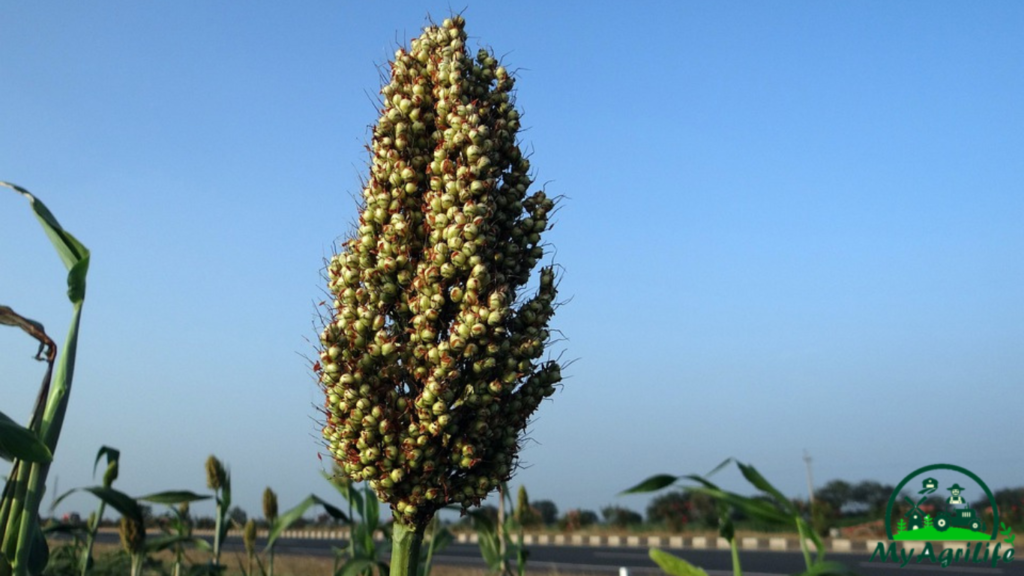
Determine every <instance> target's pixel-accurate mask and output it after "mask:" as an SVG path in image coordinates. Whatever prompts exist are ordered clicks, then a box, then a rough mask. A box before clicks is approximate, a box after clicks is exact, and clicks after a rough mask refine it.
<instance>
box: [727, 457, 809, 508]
mask: <svg viewBox="0 0 1024 576" xmlns="http://www.w3.org/2000/svg"><path fill="white" fill-rule="evenodd" d="M736 465H737V466H739V468H740V472H742V473H743V477H744V478H746V479H747V481H748V482H750V483H751V484H753V485H754V487H755V488H757V489H758V490H760V491H762V492H765V493H767V494H769V495H771V497H772V498H775V500H776V502H777V504H778V505H779V507H780V508H781V509H782V510H784V511H785V512H787V513H788V514H789V515H790V516H792V517H794V518H796V517H799V516H800V513H799V511H797V509H796V507H795V506H793V503H792V502H790V501H789V499H788V498H786V497H785V496H784V495H783V494H782V492H779V491H778V490H777V489H776V488H775V486H772V485H771V483H770V482H768V480H765V478H764V476H761V473H760V472H758V471H757V470H756V469H755V468H754V467H753V466H750V465H746V464H741V463H739V462H736Z"/></svg>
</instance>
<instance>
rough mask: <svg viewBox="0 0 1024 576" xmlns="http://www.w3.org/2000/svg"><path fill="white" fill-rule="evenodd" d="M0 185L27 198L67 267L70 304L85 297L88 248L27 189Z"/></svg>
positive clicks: (9, 184)
mask: <svg viewBox="0 0 1024 576" xmlns="http://www.w3.org/2000/svg"><path fill="white" fill-rule="evenodd" d="M0 186H6V187H8V188H11V189H12V190H14V191H15V192H17V193H19V194H21V195H22V196H24V197H25V198H27V199H28V202H29V205H30V206H31V207H32V211H33V212H35V214H36V218H37V219H38V220H39V223H40V224H42V226H43V230H44V231H45V232H46V235H47V236H48V237H49V238H50V242H52V243H53V247H54V248H56V249H57V254H58V255H59V256H60V259H61V260H62V261H63V262H64V267H65V268H67V269H68V298H69V299H70V300H71V303H72V304H78V303H79V302H81V301H82V300H83V299H85V276H86V273H87V272H88V271H89V249H88V248H86V247H85V246H84V245H83V244H82V243H81V242H79V241H78V239H77V238H75V237H74V236H72V235H71V233H70V232H68V231H66V230H64V228H62V227H61V225H60V223H59V222H57V218H55V217H54V216H53V214H52V213H51V212H50V210H49V209H48V208H47V207H46V205H45V204H43V203H42V202H40V201H39V199H38V198H36V197H35V196H33V195H32V194H31V193H29V191H28V190H25V189H24V188H22V187H21V186H17V185H15V184H11V183H10V182H0Z"/></svg>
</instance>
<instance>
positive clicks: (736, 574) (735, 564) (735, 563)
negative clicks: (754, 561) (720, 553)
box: [729, 538, 743, 576]
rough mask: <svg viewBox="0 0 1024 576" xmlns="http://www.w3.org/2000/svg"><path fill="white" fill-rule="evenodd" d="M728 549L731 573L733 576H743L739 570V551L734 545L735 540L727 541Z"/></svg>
mask: <svg viewBox="0 0 1024 576" xmlns="http://www.w3.org/2000/svg"><path fill="white" fill-rule="evenodd" d="M729 548H730V549H732V573H733V576H743V569H742V568H740V549H739V546H737V545H736V539H735V538H733V539H731V540H729Z"/></svg>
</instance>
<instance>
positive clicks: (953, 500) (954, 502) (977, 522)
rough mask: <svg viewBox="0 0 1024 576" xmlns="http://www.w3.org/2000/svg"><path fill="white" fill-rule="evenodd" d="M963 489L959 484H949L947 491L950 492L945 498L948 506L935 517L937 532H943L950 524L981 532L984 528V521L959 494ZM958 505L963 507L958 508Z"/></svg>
mask: <svg viewBox="0 0 1024 576" xmlns="http://www.w3.org/2000/svg"><path fill="white" fill-rule="evenodd" d="M963 490H964V489H963V488H962V487H961V486H960V485H959V484H953V485H952V486H950V488H949V491H950V492H951V493H952V494H951V495H950V497H949V498H947V499H946V503H947V504H949V508H948V509H947V510H946V511H945V512H939V513H938V515H937V516H936V517H935V529H936V530H938V531H939V532H945V531H946V530H948V529H949V527H950V526H956V527H958V528H970V529H971V530H974V531H975V532H981V531H982V530H984V529H985V523H984V522H982V521H981V519H980V518H979V517H978V513H977V512H975V510H974V509H973V508H971V507H970V506H966V504H967V501H966V500H964V497H963V496H961V493H962V492H963ZM958 505H964V506H965V507H964V508H958V507H957V506H958Z"/></svg>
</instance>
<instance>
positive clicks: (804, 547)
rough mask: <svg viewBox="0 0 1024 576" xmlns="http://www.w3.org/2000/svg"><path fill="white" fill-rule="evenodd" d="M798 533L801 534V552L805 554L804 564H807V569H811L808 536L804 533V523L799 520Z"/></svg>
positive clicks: (797, 523)
mask: <svg viewBox="0 0 1024 576" xmlns="http://www.w3.org/2000/svg"><path fill="white" fill-rule="evenodd" d="M796 530H797V533H798V534H800V550H802V551H803V553H804V562H805V563H806V564H807V569H808V570H810V569H811V551H810V550H808V549H807V534H806V533H805V532H804V523H803V522H801V521H800V520H799V519H797V522H796Z"/></svg>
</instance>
